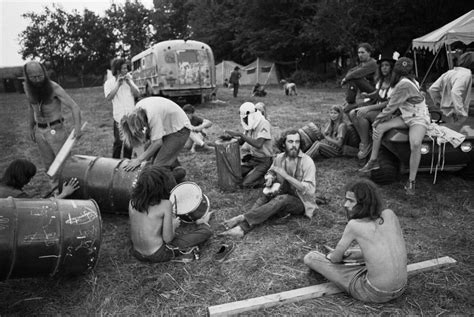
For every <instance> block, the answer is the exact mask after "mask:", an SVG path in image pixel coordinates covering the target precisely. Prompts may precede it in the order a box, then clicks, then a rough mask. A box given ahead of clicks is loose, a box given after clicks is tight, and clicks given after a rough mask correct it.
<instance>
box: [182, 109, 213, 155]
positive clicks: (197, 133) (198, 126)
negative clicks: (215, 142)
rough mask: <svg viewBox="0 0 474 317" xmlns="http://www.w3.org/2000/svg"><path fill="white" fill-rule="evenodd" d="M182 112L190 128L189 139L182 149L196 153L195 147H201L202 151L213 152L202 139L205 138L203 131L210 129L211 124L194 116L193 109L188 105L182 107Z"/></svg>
mask: <svg viewBox="0 0 474 317" xmlns="http://www.w3.org/2000/svg"><path fill="white" fill-rule="evenodd" d="M183 110H184V112H185V113H186V115H187V116H188V118H189V121H190V122H191V127H190V128H189V129H190V130H191V133H190V134H189V139H188V140H187V141H186V144H185V145H184V148H185V149H190V151H191V153H194V152H196V146H198V147H201V148H203V149H204V150H214V149H213V148H212V147H210V146H208V145H207V144H206V143H205V142H204V138H205V137H206V132H204V129H206V128H210V127H211V126H212V122H211V121H209V120H207V119H203V118H201V117H198V116H197V115H195V114H194V112H195V109H194V107H193V106H192V105H190V104H187V105H184V106H183Z"/></svg>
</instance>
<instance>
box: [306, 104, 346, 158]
mask: <svg viewBox="0 0 474 317" xmlns="http://www.w3.org/2000/svg"><path fill="white" fill-rule="evenodd" d="M346 132H347V125H346V123H345V122H344V112H343V110H342V107H341V106H337V105H335V106H332V107H331V110H330V111H329V123H328V125H327V127H326V129H325V130H324V132H323V137H324V139H322V140H321V141H316V142H314V143H313V145H311V147H310V148H309V149H308V150H307V151H306V155H308V156H309V157H311V158H312V159H313V160H316V159H317V158H318V157H327V158H329V157H338V156H342V145H343V143H344V139H345V137H346Z"/></svg>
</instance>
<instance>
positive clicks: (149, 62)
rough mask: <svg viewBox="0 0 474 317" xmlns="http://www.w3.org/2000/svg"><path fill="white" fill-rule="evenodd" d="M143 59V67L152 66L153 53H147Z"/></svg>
mask: <svg viewBox="0 0 474 317" xmlns="http://www.w3.org/2000/svg"><path fill="white" fill-rule="evenodd" d="M144 60H145V68H150V67H153V53H150V54H148V55H147V56H145V58H144Z"/></svg>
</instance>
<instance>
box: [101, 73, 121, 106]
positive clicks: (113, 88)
mask: <svg viewBox="0 0 474 317" xmlns="http://www.w3.org/2000/svg"><path fill="white" fill-rule="evenodd" d="M113 78H114V79H115V77H113ZM122 83H123V78H118V79H117V80H115V81H112V80H111V79H109V80H107V81H106V82H105V84H104V94H105V99H107V101H112V100H113V99H114V97H115V95H116V94H117V91H118V90H119V88H120V86H121V85H122Z"/></svg>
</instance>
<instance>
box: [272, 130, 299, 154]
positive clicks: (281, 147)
mask: <svg viewBox="0 0 474 317" xmlns="http://www.w3.org/2000/svg"><path fill="white" fill-rule="evenodd" d="M290 134H298V135H299V136H300V140H301V135H300V133H299V132H298V130H286V131H285V132H283V134H282V135H281V136H280V138H279V139H278V140H277V141H276V146H277V148H278V150H279V151H280V152H285V150H286V144H285V142H286V137H287V136H288V135H290Z"/></svg>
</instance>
